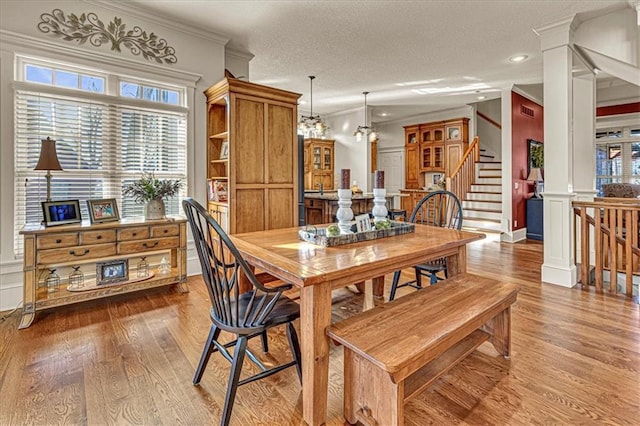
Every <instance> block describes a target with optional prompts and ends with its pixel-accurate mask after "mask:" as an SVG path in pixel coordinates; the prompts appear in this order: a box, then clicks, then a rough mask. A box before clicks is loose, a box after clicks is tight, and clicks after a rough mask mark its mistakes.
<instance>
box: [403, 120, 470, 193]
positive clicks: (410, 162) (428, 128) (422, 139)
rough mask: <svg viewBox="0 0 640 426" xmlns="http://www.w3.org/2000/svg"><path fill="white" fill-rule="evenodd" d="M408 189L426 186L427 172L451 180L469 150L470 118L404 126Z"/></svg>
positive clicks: (406, 183)
mask: <svg viewBox="0 0 640 426" xmlns="http://www.w3.org/2000/svg"><path fill="white" fill-rule="evenodd" d="M404 134H405V145H404V148H405V188H406V189H419V188H421V187H422V186H425V181H424V173H428V172H433V173H444V175H445V176H447V177H450V176H451V174H452V173H453V172H454V171H455V168H456V167H457V166H458V163H459V162H460V161H461V160H462V156H463V155H464V153H465V151H466V150H467V148H468V147H469V119H468V118H456V119H453V120H446V121H436V122H430V123H421V124H413V125H411V126H405V127H404Z"/></svg>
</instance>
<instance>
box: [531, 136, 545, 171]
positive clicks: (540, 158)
mask: <svg viewBox="0 0 640 426" xmlns="http://www.w3.org/2000/svg"><path fill="white" fill-rule="evenodd" d="M527 148H528V150H527V176H529V173H531V169H532V168H534V167H537V168H539V169H541V170H544V143H542V142H539V141H536V140H533V139H527Z"/></svg>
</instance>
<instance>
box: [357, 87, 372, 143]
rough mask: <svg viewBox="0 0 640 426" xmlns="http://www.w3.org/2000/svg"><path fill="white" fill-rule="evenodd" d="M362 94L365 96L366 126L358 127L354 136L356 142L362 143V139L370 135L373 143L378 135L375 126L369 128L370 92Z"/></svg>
mask: <svg viewBox="0 0 640 426" xmlns="http://www.w3.org/2000/svg"><path fill="white" fill-rule="evenodd" d="M362 94H363V95H364V126H358V129H357V130H356V131H355V132H353V136H355V137H356V141H358V142H360V141H361V140H362V137H363V136H365V135H367V134H368V135H369V141H370V142H373V141H375V140H376V139H377V138H378V135H377V134H376V131H375V130H374V129H373V126H371V127H369V126H368V124H367V95H368V94H369V92H362Z"/></svg>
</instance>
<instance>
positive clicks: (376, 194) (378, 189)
mask: <svg viewBox="0 0 640 426" xmlns="http://www.w3.org/2000/svg"><path fill="white" fill-rule="evenodd" d="M386 195H387V190H386V189H385V188H384V171H382V170H376V172H375V182H374V187H373V210H371V214H373V221H374V222H380V221H381V220H387V215H388V214H389V212H388V211H387V206H386V203H387V199H386V198H385V196H386Z"/></svg>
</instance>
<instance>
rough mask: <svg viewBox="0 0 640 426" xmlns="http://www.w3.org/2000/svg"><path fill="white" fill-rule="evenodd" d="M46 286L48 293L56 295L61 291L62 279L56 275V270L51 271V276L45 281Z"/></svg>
mask: <svg viewBox="0 0 640 426" xmlns="http://www.w3.org/2000/svg"><path fill="white" fill-rule="evenodd" d="M44 286H45V288H46V289H47V293H54V292H56V291H58V290H59V289H60V277H59V276H58V274H56V270H55V269H49V274H48V275H47V277H46V278H45V279H44Z"/></svg>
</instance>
